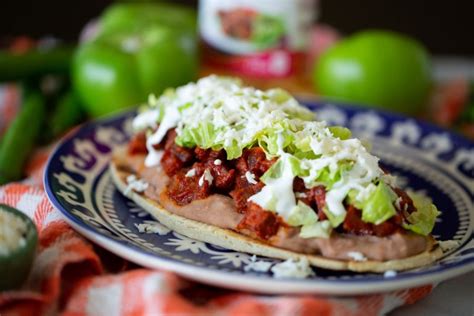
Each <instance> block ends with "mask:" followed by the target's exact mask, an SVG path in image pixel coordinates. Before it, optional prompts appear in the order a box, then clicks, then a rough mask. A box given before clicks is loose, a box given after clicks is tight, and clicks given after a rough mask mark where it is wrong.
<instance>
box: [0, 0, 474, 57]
mask: <svg viewBox="0 0 474 316" xmlns="http://www.w3.org/2000/svg"><path fill="white" fill-rule="evenodd" d="M112 2H113V1H110V0H85V1H77V0H73V1H62V0H43V1H34V0H24V1H11V0H7V1H2V3H1V4H0V34H1V36H2V37H6V36H7V37H9V36H18V35H30V36H33V37H41V36H45V35H54V36H57V37H59V38H62V39H65V40H68V41H74V40H76V39H77V35H78V33H79V32H80V30H81V29H82V28H83V26H84V24H85V23H86V22H88V21H89V20H90V19H91V18H93V17H96V16H98V15H99V14H100V13H101V12H102V11H103V10H104V9H105V8H106V7H107V6H108V5H109V4H110V3H112ZM172 2H174V3H182V4H185V5H189V6H192V7H196V8H197V5H198V1H197V0H179V1H172ZM473 10H474V5H473V3H472V1H468V0H463V1H455V2H448V1H428V0H418V1H395V0H387V1H378V0H363V1H345V0H320V1H319V8H318V10H317V11H318V16H317V21H318V22H321V23H325V24H329V25H332V26H334V27H335V28H337V29H338V30H339V31H340V32H341V33H342V34H351V33H353V32H356V31H358V30H362V29H366V28H383V29H390V30H395V31H399V32H403V33H406V34H409V35H411V36H413V37H415V38H417V39H418V40H420V41H422V42H423V43H424V44H425V45H426V46H427V48H428V49H429V51H430V52H432V53H433V54H440V55H461V56H470V57H472V56H474V41H472V40H471V37H472V31H473V28H474V26H473V25H472V12H473Z"/></svg>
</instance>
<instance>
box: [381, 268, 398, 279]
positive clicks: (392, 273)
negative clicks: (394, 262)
mask: <svg viewBox="0 0 474 316" xmlns="http://www.w3.org/2000/svg"><path fill="white" fill-rule="evenodd" d="M396 276H397V271H395V270H387V271H385V272H384V274H383V277H384V278H394V277H396Z"/></svg>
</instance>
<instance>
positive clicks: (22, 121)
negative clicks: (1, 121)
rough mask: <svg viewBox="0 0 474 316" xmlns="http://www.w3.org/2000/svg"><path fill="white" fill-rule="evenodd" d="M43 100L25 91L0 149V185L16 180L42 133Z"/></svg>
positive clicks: (34, 92) (36, 93)
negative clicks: (21, 102)
mask: <svg viewBox="0 0 474 316" xmlns="http://www.w3.org/2000/svg"><path fill="white" fill-rule="evenodd" d="M45 113H46V109H45V100H44V98H43V96H42V95H41V93H40V92H39V91H25V93H24V99H23V105H22V108H21V110H20V112H19V113H18V114H17V116H16V117H15V119H14V120H13V122H12V123H11V125H10V126H9V128H8V130H7V131H6V133H5V135H4V136H3V140H2V144H1V147H0V184H5V183H7V182H10V181H14V180H18V179H20V178H21V176H22V171H23V166H24V164H25V162H26V160H27V158H28V155H29V154H30V152H31V150H32V149H33V146H34V143H35V140H36V139H38V136H39V134H40V133H41V132H42V131H41V127H42V124H43V121H44V119H45V115H46V114H45Z"/></svg>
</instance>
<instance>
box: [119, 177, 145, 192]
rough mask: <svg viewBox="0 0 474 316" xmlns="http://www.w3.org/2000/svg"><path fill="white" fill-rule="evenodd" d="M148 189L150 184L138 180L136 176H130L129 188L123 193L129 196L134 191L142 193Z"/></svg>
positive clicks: (128, 180)
mask: <svg viewBox="0 0 474 316" xmlns="http://www.w3.org/2000/svg"><path fill="white" fill-rule="evenodd" d="M147 188H148V183H146V182H145V180H143V179H137V177H136V176H135V175H133V174H132V175H129V176H128V177H127V187H126V188H125V190H124V191H123V194H124V195H125V196H129V195H130V193H131V192H132V191H135V192H138V193H141V192H144V191H145V190H146V189H147Z"/></svg>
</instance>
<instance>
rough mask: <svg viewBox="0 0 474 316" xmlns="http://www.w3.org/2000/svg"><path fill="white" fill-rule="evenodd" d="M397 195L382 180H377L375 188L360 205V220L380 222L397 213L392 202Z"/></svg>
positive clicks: (376, 223)
mask: <svg viewBox="0 0 474 316" xmlns="http://www.w3.org/2000/svg"><path fill="white" fill-rule="evenodd" d="M396 199H397V195H396V194H395V192H393V190H392V189H391V188H390V187H389V186H388V185H386V184H385V183H383V182H379V184H378V185H377V187H376V188H375V190H374V191H373V192H372V194H371V195H370V196H369V198H368V199H367V201H365V203H363V205H362V220H363V221H364V222H367V223H373V224H375V225H378V224H381V223H383V222H385V221H386V220H388V219H389V218H390V217H392V216H393V215H395V214H397V211H396V210H395V207H394V206H393V202H395V200H396Z"/></svg>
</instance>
